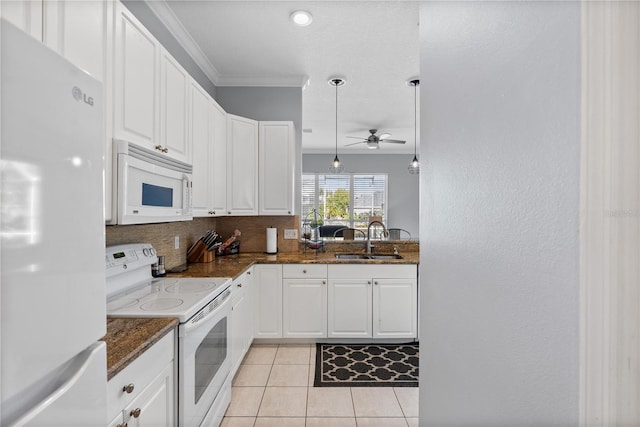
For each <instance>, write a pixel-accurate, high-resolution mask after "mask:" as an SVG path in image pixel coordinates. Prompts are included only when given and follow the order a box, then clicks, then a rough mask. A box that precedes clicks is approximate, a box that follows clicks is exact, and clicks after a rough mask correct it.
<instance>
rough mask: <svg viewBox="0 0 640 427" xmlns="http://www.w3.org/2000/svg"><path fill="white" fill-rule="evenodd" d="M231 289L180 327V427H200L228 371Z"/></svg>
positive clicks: (229, 361) (229, 367)
mask: <svg viewBox="0 0 640 427" xmlns="http://www.w3.org/2000/svg"><path fill="white" fill-rule="evenodd" d="M230 294H231V293H230V290H229V289H226V290H225V291H223V292H222V294H220V295H219V296H218V297H217V298H216V299H214V300H213V301H212V302H211V303H209V304H208V305H207V306H206V307H205V308H204V309H202V310H201V311H200V312H198V314H196V315H195V316H193V317H192V318H191V319H189V320H188V321H187V322H186V323H183V324H181V325H180V328H179V337H180V338H179V341H178V347H179V358H178V374H179V380H178V383H179V390H178V396H179V401H178V404H179V409H178V412H179V418H180V423H179V425H180V426H181V427H199V426H200V424H201V423H202V420H203V419H204V417H205V415H206V414H207V412H208V411H209V408H210V407H211V405H212V404H213V402H214V400H215V399H216V397H217V396H218V394H221V395H222V394H224V393H220V391H221V389H222V387H223V384H224V383H225V380H226V379H227V376H228V375H229V372H230V370H231V360H230V357H229V350H230V347H229V316H230V314H231V298H230Z"/></svg>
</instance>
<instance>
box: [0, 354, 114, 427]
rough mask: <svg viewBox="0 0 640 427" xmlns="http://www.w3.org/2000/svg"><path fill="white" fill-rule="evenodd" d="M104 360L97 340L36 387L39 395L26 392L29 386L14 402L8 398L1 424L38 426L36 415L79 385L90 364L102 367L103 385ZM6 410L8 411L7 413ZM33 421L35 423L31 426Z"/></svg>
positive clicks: (49, 407) (11, 426) (12, 426)
mask: <svg viewBox="0 0 640 427" xmlns="http://www.w3.org/2000/svg"><path fill="white" fill-rule="evenodd" d="M96 358H98V360H97V361H96V360H94V359H96ZM105 359H106V345H105V343H104V342H101V341H98V342H96V343H95V344H93V345H91V346H90V347H88V348H87V349H86V350H84V351H83V352H82V353H79V354H78V355H77V356H76V357H74V358H73V359H71V360H70V361H69V362H67V363H66V364H65V365H63V366H62V367H61V368H60V370H58V371H57V372H56V373H55V375H52V376H50V377H49V378H46V379H45V380H43V383H44V384H43V383H39V384H37V386H38V387H37V389H38V390H39V392H35V393H29V389H31V387H30V388H29V389H27V390H26V391H25V392H24V393H20V394H18V395H17V396H15V399H14V398H12V399H9V401H8V402H6V403H5V405H3V406H4V407H3V408H2V416H3V420H2V425H3V426H5V425H6V426H7V427H23V426H31V425H34V424H35V425H40V423H39V422H38V421H37V418H38V416H40V415H42V414H43V412H45V411H46V410H48V409H51V407H53V406H54V405H55V403H56V402H57V401H58V400H60V398H61V397H63V396H65V395H66V394H68V393H69V391H70V390H71V389H72V388H73V387H74V386H76V385H77V384H78V383H79V382H80V380H81V378H82V377H83V375H84V374H85V373H86V371H87V369H88V367H89V366H90V365H92V364H96V363H98V364H99V365H102V366H104V377H105V378H104V379H105V384H106V360H105ZM105 399H106V385H105ZM11 401H13V403H14V404H11ZM7 406H9V408H7ZM6 409H8V411H7V410H6ZM7 412H8V414H7ZM5 417H6V418H5ZM34 420H36V421H35V423H34V424H32V422H33V421H34ZM5 423H6V424H5Z"/></svg>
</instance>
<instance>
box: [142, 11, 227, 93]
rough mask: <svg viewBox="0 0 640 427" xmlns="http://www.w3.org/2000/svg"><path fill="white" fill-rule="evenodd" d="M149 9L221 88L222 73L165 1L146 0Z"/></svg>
mask: <svg viewBox="0 0 640 427" xmlns="http://www.w3.org/2000/svg"><path fill="white" fill-rule="evenodd" d="M144 1H145V3H146V4H147V6H149V9H151V11H152V12H153V13H154V14H155V15H156V16H157V17H158V19H159V20H160V22H162V23H163V24H164V26H165V27H167V30H169V32H170V33H171V35H173V37H175V39H176V40H177V41H178V43H180V46H182V47H183V48H184V50H186V51H187V53H188V54H189V55H190V56H191V58H192V59H193V60H194V62H195V63H196V64H197V65H198V66H199V67H200V69H201V70H202V71H203V72H204V73H205V74H206V76H207V77H208V78H209V80H211V82H212V83H213V84H214V85H215V86H219V84H220V73H219V72H218V70H217V69H216V67H214V66H213V64H212V63H211V62H210V61H209V59H208V58H207V56H206V55H205V54H204V52H203V51H202V49H200V46H198V44H197V43H196V41H195V40H194V39H193V37H191V34H189V32H188V31H187V29H186V28H185V27H184V25H182V22H180V20H179V19H178V17H177V16H176V15H175V13H173V10H171V8H170V7H169V5H168V4H167V3H166V1H165V0H144Z"/></svg>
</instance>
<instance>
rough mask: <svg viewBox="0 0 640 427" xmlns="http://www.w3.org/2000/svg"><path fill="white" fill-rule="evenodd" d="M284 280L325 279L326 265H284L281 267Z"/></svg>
mask: <svg viewBox="0 0 640 427" xmlns="http://www.w3.org/2000/svg"><path fill="white" fill-rule="evenodd" d="M282 277H283V278H284V279H326V278H327V265H326V264H284V265H283V266H282Z"/></svg>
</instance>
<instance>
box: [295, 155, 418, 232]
mask: <svg viewBox="0 0 640 427" xmlns="http://www.w3.org/2000/svg"><path fill="white" fill-rule="evenodd" d="M338 154H339V153H338ZM334 155H335V153H328V154H303V155H302V171H303V173H327V172H328V168H329V163H331V160H333V157H334ZM339 157H340V161H341V162H342V163H343V164H344V165H345V172H348V173H387V174H389V183H388V187H387V191H388V195H387V205H388V206H387V215H388V217H389V218H388V221H387V223H386V224H385V225H386V226H387V227H390V228H404V229H405V230H407V231H408V232H409V233H411V237H412V238H413V239H415V238H417V237H418V236H419V218H418V214H419V203H418V200H419V198H418V195H419V184H420V181H419V179H420V178H419V176H416V175H411V174H410V173H409V172H408V170H407V167H408V166H409V162H410V161H411V159H412V158H413V154H339Z"/></svg>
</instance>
